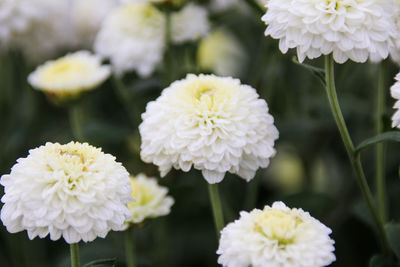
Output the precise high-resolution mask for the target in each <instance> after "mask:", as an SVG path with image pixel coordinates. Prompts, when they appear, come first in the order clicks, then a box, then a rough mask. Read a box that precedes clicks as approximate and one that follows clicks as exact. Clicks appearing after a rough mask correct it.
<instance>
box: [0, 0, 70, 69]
mask: <svg viewBox="0 0 400 267" xmlns="http://www.w3.org/2000/svg"><path fill="white" fill-rule="evenodd" d="M69 16H70V1H48V0H2V1H0V44H1V45H2V46H3V47H6V48H8V47H9V48H13V49H15V48H19V49H21V50H22V52H23V53H24V55H25V56H26V57H27V58H28V59H29V60H31V61H36V62H38V61H41V60H43V59H48V58H50V57H52V56H54V55H56V54H57V53H58V52H59V51H60V50H62V49H66V48H69V47H70V46H71V44H72V43H73V41H74V40H73V37H74V35H73V30H72V27H71V25H70V18H69Z"/></svg>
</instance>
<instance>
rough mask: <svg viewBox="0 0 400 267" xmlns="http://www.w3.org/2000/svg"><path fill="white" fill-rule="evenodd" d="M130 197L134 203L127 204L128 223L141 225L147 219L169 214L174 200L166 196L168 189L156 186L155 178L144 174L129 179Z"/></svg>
mask: <svg viewBox="0 0 400 267" xmlns="http://www.w3.org/2000/svg"><path fill="white" fill-rule="evenodd" d="M131 186H132V197H134V198H135V201H133V202H129V203H128V209H129V211H130V213H131V215H132V218H131V219H130V220H129V221H128V223H141V222H143V221H144V220H145V219H147V218H155V217H160V216H164V215H167V214H169V213H170V211H171V206H172V205H173V204H174V199H173V198H172V197H170V196H167V194H168V189H167V188H166V187H163V186H160V185H158V184H157V180H156V179H155V178H149V177H147V176H146V175H144V174H138V175H137V176H136V177H131Z"/></svg>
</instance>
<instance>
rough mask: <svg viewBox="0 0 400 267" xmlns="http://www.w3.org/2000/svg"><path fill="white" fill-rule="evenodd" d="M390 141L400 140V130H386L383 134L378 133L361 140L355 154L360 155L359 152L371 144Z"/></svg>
mask: <svg viewBox="0 0 400 267" xmlns="http://www.w3.org/2000/svg"><path fill="white" fill-rule="evenodd" d="M388 141H392V142H400V132H399V131H391V132H385V133H382V134H378V135H377V136H374V137H371V138H368V139H366V140H364V141H363V142H361V144H359V145H358V146H357V147H356V149H355V151H354V155H355V156H358V154H359V153H360V152H361V151H362V150H364V149H366V148H368V147H369V146H372V145H375V144H378V143H381V142H388Z"/></svg>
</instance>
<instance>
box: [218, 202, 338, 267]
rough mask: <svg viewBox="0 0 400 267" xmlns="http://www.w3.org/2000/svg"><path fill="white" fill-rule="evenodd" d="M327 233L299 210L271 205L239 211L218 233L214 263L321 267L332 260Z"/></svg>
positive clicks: (235, 266) (242, 266)
mask: <svg viewBox="0 0 400 267" xmlns="http://www.w3.org/2000/svg"><path fill="white" fill-rule="evenodd" d="M331 233H332V231H331V229H329V228H328V227H326V226H325V225H323V224H322V223H321V222H319V221H318V220H316V219H314V218H313V217H311V216H310V214H309V213H308V212H305V211H303V210H302V209H295V208H293V209H290V208H288V207H286V205H285V204H284V203H283V202H275V203H273V205H272V207H269V206H265V207H264V210H259V209H254V210H252V211H251V212H245V211H242V212H241V213H240V219H238V220H236V221H235V222H233V223H230V224H228V225H227V226H226V227H225V228H224V229H223V230H222V231H221V239H220V241H219V248H218V251H217V254H219V255H220V256H219V258H218V263H219V264H221V265H223V266H225V267H248V266H252V267H322V266H326V265H329V264H330V263H332V262H333V261H335V260H336V257H335V255H334V253H333V251H334V250H335V248H334V246H333V244H334V241H333V240H332V239H331V238H330V237H329V235H330V234H331Z"/></svg>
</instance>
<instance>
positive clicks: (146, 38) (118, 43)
mask: <svg viewBox="0 0 400 267" xmlns="http://www.w3.org/2000/svg"><path fill="white" fill-rule="evenodd" d="M165 24H166V20H165V16H164V14H163V13H162V12H161V11H159V10H158V9H157V8H156V7H155V6H153V5H152V4H150V3H128V4H124V5H121V6H119V7H117V8H115V9H113V11H112V12H111V13H110V15H109V16H107V18H106V19H105V21H104V23H103V25H102V27H101V29H100V32H99V34H98V35H97V38H96V41H95V44H94V49H95V51H96V52H97V53H99V54H100V55H102V56H105V57H108V58H110V60H111V63H112V65H113V68H114V72H115V73H116V74H117V75H121V74H123V73H125V72H128V71H132V70H136V71H137V73H138V74H139V75H140V76H148V75H150V74H151V73H152V72H153V71H154V69H155V67H156V66H157V64H159V63H160V62H161V60H162V57H163V53H164V48H165Z"/></svg>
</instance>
